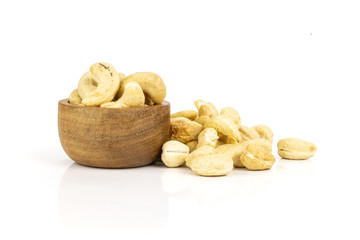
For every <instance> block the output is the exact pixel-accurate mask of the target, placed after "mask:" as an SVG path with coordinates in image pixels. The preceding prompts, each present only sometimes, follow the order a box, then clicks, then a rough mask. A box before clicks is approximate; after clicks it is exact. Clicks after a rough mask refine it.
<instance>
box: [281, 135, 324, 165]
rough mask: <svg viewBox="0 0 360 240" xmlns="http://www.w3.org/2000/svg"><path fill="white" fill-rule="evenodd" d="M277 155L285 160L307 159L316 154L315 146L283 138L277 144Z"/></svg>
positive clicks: (294, 139)
mask: <svg viewBox="0 0 360 240" xmlns="http://www.w3.org/2000/svg"><path fill="white" fill-rule="evenodd" d="M277 147H278V154H279V155H280V157H282V158H286V159H299V160H301V159H308V158H311V157H312V156H314V154H315V153H316V150H317V148H316V146H315V144H313V143H311V142H307V141H304V140H302V139H299V138H284V139H281V140H280V141H279V142H278V144H277Z"/></svg>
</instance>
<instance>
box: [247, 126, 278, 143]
mask: <svg viewBox="0 0 360 240" xmlns="http://www.w3.org/2000/svg"><path fill="white" fill-rule="evenodd" d="M252 128H253V129H254V130H255V131H256V132H257V133H258V134H259V136H260V138H264V139H266V140H269V141H270V142H271V143H272V142H273V136H274V134H273V132H272V131H271V129H270V128H269V127H268V126H266V125H263V124H259V125H256V126H253V127H252Z"/></svg>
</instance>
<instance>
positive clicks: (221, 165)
mask: <svg viewBox="0 0 360 240" xmlns="http://www.w3.org/2000/svg"><path fill="white" fill-rule="evenodd" d="M233 164H234V163H233V160H232V159H231V157H230V156H229V155H226V154H212V155H205V156H201V157H197V158H194V159H193V160H192V163H191V166H190V168H191V170H193V171H194V172H195V173H196V174H198V175H200V176H224V175H227V174H228V173H229V172H231V170H232V169H233Z"/></svg>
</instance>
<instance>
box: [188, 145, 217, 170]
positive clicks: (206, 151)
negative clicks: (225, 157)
mask: <svg viewBox="0 0 360 240" xmlns="http://www.w3.org/2000/svg"><path fill="white" fill-rule="evenodd" d="M214 153H215V148H213V147H210V146H204V147H200V148H197V149H195V150H194V151H193V152H191V153H190V154H189V155H188V156H187V157H186V158H185V162H186V166H188V167H190V166H191V163H192V160H193V159H194V158H197V157H201V156H205V155H210V154H214Z"/></svg>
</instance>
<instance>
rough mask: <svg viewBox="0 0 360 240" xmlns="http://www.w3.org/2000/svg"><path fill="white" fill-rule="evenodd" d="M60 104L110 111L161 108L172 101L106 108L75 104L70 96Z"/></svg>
mask: <svg viewBox="0 0 360 240" xmlns="http://www.w3.org/2000/svg"><path fill="white" fill-rule="evenodd" d="M59 104H61V105H65V106H69V107H75V108H88V109H89V108H93V109H109V110H110V111H112V110H114V111H123V110H126V109H144V108H159V107H164V106H168V105H170V102H168V101H165V100H164V101H163V102H162V103H161V104H155V105H153V106H143V107H127V108H104V107H90V106H82V105H75V104H71V103H70V102H69V98H64V99H61V100H60V101H59Z"/></svg>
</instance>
